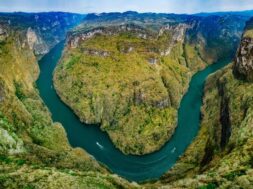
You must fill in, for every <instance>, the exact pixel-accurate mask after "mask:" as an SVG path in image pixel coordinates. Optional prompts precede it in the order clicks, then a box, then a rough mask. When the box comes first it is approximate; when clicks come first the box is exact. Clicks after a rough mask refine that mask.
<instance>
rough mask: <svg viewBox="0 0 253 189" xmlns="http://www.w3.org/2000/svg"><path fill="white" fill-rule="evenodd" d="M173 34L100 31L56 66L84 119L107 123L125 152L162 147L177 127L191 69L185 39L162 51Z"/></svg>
mask: <svg viewBox="0 0 253 189" xmlns="http://www.w3.org/2000/svg"><path fill="white" fill-rule="evenodd" d="M171 35H172V34H171V33H170V32H167V33H166V32H165V33H164V34H163V35H162V36H160V37H159V38H158V39H157V38H156V37H151V38H150V39H148V40H146V39H141V38H139V37H137V36H136V35H135V34H134V33H133V32H121V33H118V34H116V35H114V36H106V35H97V36H95V37H93V38H91V39H88V40H87V41H85V43H82V44H81V45H80V46H79V47H78V48H77V49H71V48H67V49H65V54H64V57H63V59H62V61H61V64H60V65H59V66H58V68H57V70H56V75H55V86H56V89H57V90H58V92H59V93H60V94H61V97H62V98H63V100H64V101H65V102H67V104H69V105H70V106H71V107H72V108H73V109H74V110H75V112H76V113H77V115H78V116H79V117H80V118H81V120H82V121H85V122H87V123H101V128H102V129H103V130H104V131H106V132H108V134H109V136H110V137H111V139H112V140H113V142H114V144H115V145H116V146H117V147H118V148H120V149H121V150H122V151H123V152H124V153H127V154H128V153H131V154H144V153H150V152H152V151H155V150H158V149H159V148H160V147H161V146H162V145H163V144H164V143H165V142H166V141H167V140H168V139H169V138H170V136H171V135H172V133H173V132H174V129H175V126H176V117H177V116H176V109H177V107H178V106H179V102H180V99H181V97H182V95H183V93H184V92H185V90H186V88H187V85H188V82H189V77H190V75H191V71H190V70H189V69H188V68H187V67H185V66H184V65H185V64H186V63H185V60H184V57H183V45H182V41H179V42H177V44H176V45H175V47H173V49H172V50H171V54H170V55H168V56H161V55H160V53H159V51H160V50H161V49H163V48H164V49H166V45H167V46H168V44H170V43H171V41H172V37H171ZM167 48H168V47H167ZM186 48H187V49H189V51H188V52H187V54H189V56H191V58H192V59H195V57H194V55H193V53H192V52H190V48H188V47H186ZM129 49H132V50H131V52H125V51H127V50H129ZM91 51H96V52H98V55H96V54H94V53H93V54H92V53H90V52H91ZM101 52H106V53H107V54H108V56H103V55H99V53H100V54H101ZM150 59H151V60H152V59H156V61H157V63H156V64H151V63H149V61H150ZM197 61H198V60H196V62H197ZM198 63H199V64H201V63H202V62H200V61H198ZM80 95H82V97H81V98H80Z"/></svg>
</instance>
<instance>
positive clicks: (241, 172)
mask: <svg viewBox="0 0 253 189" xmlns="http://www.w3.org/2000/svg"><path fill="white" fill-rule="evenodd" d="M245 174H246V171H245V170H237V171H232V172H230V173H228V174H226V175H225V176H224V177H225V178H226V179H227V180H230V181H233V180H234V179H235V178H236V177H239V176H242V175H245Z"/></svg>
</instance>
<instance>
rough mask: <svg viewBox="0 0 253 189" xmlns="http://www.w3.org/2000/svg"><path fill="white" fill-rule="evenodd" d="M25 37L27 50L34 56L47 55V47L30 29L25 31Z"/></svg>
mask: <svg viewBox="0 0 253 189" xmlns="http://www.w3.org/2000/svg"><path fill="white" fill-rule="evenodd" d="M26 37H27V43H28V45H29V48H30V50H33V51H34V53H35V55H43V54H46V53H48V51H49V47H48V46H47V45H46V43H45V42H44V41H43V40H42V39H41V37H39V36H38V35H37V34H36V32H35V31H34V30H33V29H32V28H30V27H29V28H28V29H27V33H26Z"/></svg>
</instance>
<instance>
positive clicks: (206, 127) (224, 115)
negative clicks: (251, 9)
mask: <svg viewBox="0 0 253 189" xmlns="http://www.w3.org/2000/svg"><path fill="white" fill-rule="evenodd" d="M251 24H252V20H251V21H249V22H248V23H247V26H246V30H245V32H244V34H243V38H242V43H241V45H240V47H239V49H238V52H237V56H236V58H235V62H234V63H233V64H232V65H229V66H227V67H226V68H224V69H223V70H220V71H218V72H217V73H215V74H213V75H211V76H210V77H209V79H208V80H207V82H206V87H205V97H204V100H203V103H204V105H203V108H202V114H203V115H202V118H203V119H202V123H201V127H200V131H199V134H198V136H197V137H196V139H195V140H194V142H193V143H192V144H191V145H190V147H189V148H188V149H187V151H186V153H185V154H184V156H183V157H181V158H180V160H179V161H178V163H177V164H176V165H175V166H174V168H173V169H172V170H171V171H169V172H168V173H167V174H166V175H165V176H164V177H163V178H162V182H161V183H160V184H162V185H164V184H166V183H170V186H177V187H178V186H180V187H185V188H187V187H189V188H198V187H199V188H222V189H224V188H252V185H253V180H252V173H253V165H252V159H253V154H252V149H253V140H252V137H253V136H252V120H253V115H252V107H253V101H252V100H253V98H252V96H253V95H252V91H253V84H252V82H249V80H248V78H249V77H248V76H247V75H245V74H246V73H248V74H251V73H250V72H241V69H244V70H246V69H247V68H248V67H250V64H251V63H252V59H251V55H252V52H251V48H247V47H248V46H250V44H252V42H251V43H250V44H248V43H246V44H245V39H247V40H249V41H250V40H252V38H251V37H250V36H249V35H248V34H249V33H251V32H252V28H251V27H250V26H249V25H251ZM244 50H245V52H243V51H244ZM245 54H248V55H249V56H245V59H244V61H243V62H242V61H240V60H242V57H241V56H244V55H245ZM240 64H241V65H240ZM240 73H241V74H242V75H243V77H241V76H240V75H238V74H240ZM249 76H250V75H249ZM196 175H197V176H196ZM179 178H181V179H179ZM182 178H183V179H182ZM178 179H179V180H178Z"/></svg>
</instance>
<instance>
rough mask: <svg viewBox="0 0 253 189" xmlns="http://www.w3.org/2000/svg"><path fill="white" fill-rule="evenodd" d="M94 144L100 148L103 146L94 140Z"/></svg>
mask: <svg viewBox="0 0 253 189" xmlns="http://www.w3.org/2000/svg"><path fill="white" fill-rule="evenodd" d="M96 145H98V147H99V148H100V149H104V147H103V146H102V145H101V144H99V143H98V142H96Z"/></svg>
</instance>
